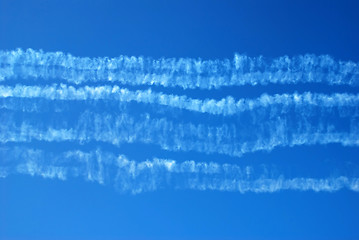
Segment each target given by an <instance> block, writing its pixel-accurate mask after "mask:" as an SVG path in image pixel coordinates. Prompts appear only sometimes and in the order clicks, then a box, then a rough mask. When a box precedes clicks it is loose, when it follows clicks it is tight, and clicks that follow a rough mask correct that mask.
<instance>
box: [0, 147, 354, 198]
mask: <svg viewBox="0 0 359 240" xmlns="http://www.w3.org/2000/svg"><path fill="white" fill-rule="evenodd" d="M0 153H1V154H2V155H5V156H6V157H5V159H1V161H0V163H1V165H0V174H1V173H3V174H2V175H0V177H6V176H7V175H9V174H14V173H21V174H30V175H32V176H42V177H44V178H58V179H61V180H65V179H67V178H69V177H79V176H83V177H84V178H85V179H86V180H89V181H96V182H98V183H100V184H108V183H111V184H112V183H113V184H114V185H115V186H116V187H117V188H118V189H119V190H120V191H123V192H131V193H134V194H135V193H141V192H144V191H154V190H157V189H161V188H174V189H195V190H217V191H236V192H240V193H246V192H256V193H263V192H277V191H281V190H299V191H316V192H319V191H327V192H333V191H338V190H340V189H343V188H347V189H349V190H352V191H359V178H348V177H345V176H339V177H330V178H319V179H317V178H301V177H295V178H290V179H286V178H285V177H284V176H283V175H277V176H273V174H268V172H270V171H268V169H267V168H265V171H259V172H256V170H255V169H254V168H253V167H251V166H240V165H234V164H218V163H214V162H195V161H184V162H176V161H174V160H169V159H159V158H153V159H152V160H146V161H142V162H136V161H132V160H129V159H128V158H127V157H126V156H124V155H118V156H116V155H114V154H112V153H108V152H107V153H106V152H102V151H101V150H96V151H93V152H82V151H80V150H76V151H68V152H64V153H61V154H53V153H48V152H45V151H43V150H38V149H28V148H19V147H15V148H13V149H11V150H10V151H9V150H7V149H0Z"/></svg>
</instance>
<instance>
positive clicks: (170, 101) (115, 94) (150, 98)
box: [0, 84, 359, 116]
mask: <svg viewBox="0 0 359 240" xmlns="http://www.w3.org/2000/svg"><path fill="white" fill-rule="evenodd" d="M0 97H2V98H6V97H18V98H45V99H49V100H55V99H56V100H89V99H94V100H98V99H105V100H116V101H122V102H132V101H134V102H138V103H147V104H159V105H164V106H168V107H173V108H179V109H185V110H189V111H195V112H200V113H209V114H215V115H224V116H228V115H233V114H238V113H240V112H243V111H248V110H253V109H255V108H260V107H269V106H270V105H274V104H277V105H283V106H290V105H293V106H304V105H313V106H322V107H340V106H352V107H358V106H359V94H356V95H354V94H347V93H335V94H332V95H326V94H318V93H310V92H306V93H303V94H297V93H294V94H275V95H273V96H270V95H268V94H263V95H262V96H260V97H259V98H256V99H239V100H237V101H236V100H235V99H234V98H233V97H231V96H229V97H227V98H223V99H221V100H218V101H217V100H214V99H204V100H201V99H193V98H189V97H187V96H184V95H182V96H178V95H172V94H169V95H168V94H164V93H161V92H159V93H157V92H152V90H151V89H149V90H146V91H142V90H137V91H130V90H128V89H127V88H120V87H119V86H97V87H89V86H85V87H80V88H75V87H73V86H67V85H65V84H60V85H59V86H58V85H53V86H45V87H43V86H24V85H16V86H15V87H10V86H0Z"/></svg>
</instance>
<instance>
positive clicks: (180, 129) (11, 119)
mask: <svg viewBox="0 0 359 240" xmlns="http://www.w3.org/2000/svg"><path fill="white" fill-rule="evenodd" d="M60 116H61V115H60ZM330 116H331V115H325V117H324V118H323V119H318V122H317V123H314V122H312V123H311V122H310V121H308V119H306V116H305V115H303V116H302V115H300V116H293V119H290V117H289V116H288V117H287V118H276V119H272V120H268V119H267V120H265V121H262V119H258V121H251V120H250V121H249V123H247V122H244V123H242V124H240V123H238V124H223V125H220V126H209V125H204V124H198V125H195V124H192V123H175V122H173V121H169V120H167V119H166V118H158V119H156V118H154V119H152V118H151V117H150V115H149V114H147V115H144V116H142V117H136V118H134V117H131V116H130V115H128V114H120V115H113V114H94V113H90V112H85V113H83V114H81V116H80V117H79V119H78V120H77V121H71V122H69V121H66V119H62V118H61V117H60V118H59V116H57V115H56V116H54V117H53V120H51V117H49V116H47V120H46V121H48V122H46V121H45V120H42V119H43V118H41V117H40V118H38V117H37V118H36V117H35V118H34V119H31V118H29V117H25V119H27V120H22V118H20V120H21V121H20V122H19V120H18V118H16V117H15V116H14V115H13V114H11V113H8V114H7V115H6V116H3V117H2V119H1V122H2V125H1V126H0V130H1V131H0V142H2V143H6V142H31V141H32V140H38V141H47V142H53V141H55V142H59V141H76V142H80V143H86V142H91V141H97V142H104V143H109V144H113V145H115V146H120V145H121V144H123V143H135V142H137V143H144V144H154V145H157V146H159V147H160V148H162V149H164V150H168V151H196V152H201V153H206V154H211V153H218V154H225V155H229V156H237V157H239V156H241V155H242V154H244V153H250V152H255V151H263V150H266V151H270V150H272V149H274V148H275V147H279V146H282V147H284V146H296V145H314V144H329V143H340V144H342V145H343V146H358V145H359V127H358V124H357V122H358V121H357V120H356V119H355V118H354V120H353V119H351V117H350V118H349V119H347V121H346V122H344V123H345V128H340V127H341V124H343V122H338V123H333V122H331V120H332V119H330ZM325 118H329V122H328V120H325ZM39 119H41V121H39ZM309 120H310V119H309ZM347 122H348V123H347ZM335 124H337V125H335Z"/></svg>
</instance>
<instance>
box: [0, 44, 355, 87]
mask: <svg viewBox="0 0 359 240" xmlns="http://www.w3.org/2000/svg"><path fill="white" fill-rule="evenodd" d="M12 78H35V79H37V78H41V79H48V80H50V79H53V80H55V79H56V80H57V79H63V80H66V81H69V82H71V83H76V84H79V83H83V82H99V81H102V82H108V81H109V82H119V83H121V84H128V85H158V86H165V87H176V86H177V87H181V88H183V89H186V88H191V89H194V88H201V89H212V88H220V87H224V86H242V85H258V84H261V85H266V84H269V83H273V84H297V83H326V84H329V85H350V86H357V85H358V83H359V67H358V64H357V63H354V62H343V61H336V60H334V59H332V58H331V57H329V56H315V55H304V56H298V57H293V58H289V57H287V56H284V57H281V58H278V59H274V60H268V59H265V58H263V57H258V58H250V57H247V56H243V55H238V54H236V55H235V57H234V59H233V61H230V60H228V59H225V60H209V61H202V60H201V59H166V58H162V59H158V60H153V59H151V58H143V57H138V58H136V57H127V56H120V57H118V58H106V57H105V58H93V59H90V58H86V57H85V58H80V57H74V56H72V55H70V54H64V53H62V52H47V53H46V52H43V51H41V50H40V51H34V50H32V49H27V50H26V51H23V50H21V49H17V50H15V51H1V52H0V79H2V80H5V79H12Z"/></svg>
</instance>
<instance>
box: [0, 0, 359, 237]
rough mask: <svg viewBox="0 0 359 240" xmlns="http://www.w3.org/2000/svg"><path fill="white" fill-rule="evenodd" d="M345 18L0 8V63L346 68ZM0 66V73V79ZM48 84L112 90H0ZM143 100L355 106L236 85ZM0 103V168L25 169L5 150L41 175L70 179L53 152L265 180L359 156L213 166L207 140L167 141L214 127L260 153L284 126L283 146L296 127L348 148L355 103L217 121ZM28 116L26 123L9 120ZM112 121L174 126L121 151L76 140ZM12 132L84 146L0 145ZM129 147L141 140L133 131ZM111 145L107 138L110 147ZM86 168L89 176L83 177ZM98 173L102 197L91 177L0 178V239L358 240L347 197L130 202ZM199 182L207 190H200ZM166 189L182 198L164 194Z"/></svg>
mask: <svg viewBox="0 0 359 240" xmlns="http://www.w3.org/2000/svg"><path fill="white" fill-rule="evenodd" d="M358 8H359V4H358V2H356V1H290V2H289V1H279V0H278V1H271V2H269V1H139V0H136V1H79V0H76V1H56V0H53V1H18V0H15V1H6V0H0V50H3V51H12V50H14V49H16V48H22V49H27V48H32V49H34V50H36V51H37V50H39V49H42V50H43V51H44V52H45V53H46V52H54V51H61V52H64V53H71V54H72V55H73V56H78V57H91V58H94V57H118V56H120V55H126V56H136V57H139V56H143V57H150V58H154V59H158V58H173V57H174V58H193V59H199V58H200V59H202V60H211V59H220V60H223V59H229V60H230V61H232V60H233V58H234V56H235V53H238V54H241V55H245V56H248V57H258V56H260V55H262V56H264V57H265V58H267V59H269V60H268V61H271V59H275V58H278V57H281V56H284V55H287V56H289V57H290V58H292V57H295V56H297V55H304V54H314V55H315V56H319V55H330V56H331V57H332V58H333V59H334V61H335V62H338V61H339V60H341V61H344V62H347V61H352V62H354V63H357V62H359V46H358V44H357V43H358V42H359V25H358V24H357V23H358V22H359V15H358V14H357V10H358ZM3 66H4V65H0V68H1V67H3ZM1 74H2V73H1ZM51 81H53V82H54V83H63V84H67V86H73V87H76V88H77V87H85V86H87V85H88V86H90V87H96V86H97V85H100V84H103V85H105V84H107V85H110V86H113V85H115V84H117V83H115V82H111V83H106V82H105V83H104V82H101V83H93V82H84V83H81V84H79V85H76V84H73V83H71V82H66V79H62V78H61V76H60V77H59V76H57V77H55V78H54V79H50V78H49V79H47V78H46V77H45V78H41V77H40V78H38V79H36V78H33V77H31V76H30V77H28V78H22V77H21V76H20V77H14V78H13V79H6V80H5V81H3V82H2V83H1V84H2V87H3V86H7V87H15V85H16V84H22V85H34V86H35V85H37V86H45V85H51ZM119 86H120V87H124V88H127V89H128V90H129V91H137V90H143V91H146V90H147V89H148V88H149V86H148V85H138V86H137V85H131V84H123V85H121V84H120V85H119ZM150 87H151V90H152V92H155V93H157V92H162V93H163V94H167V95H170V94H172V95H185V96H187V97H188V98H192V99H201V100H205V99H206V98H212V99H215V100H218V101H219V100H221V99H222V98H226V97H227V96H232V97H233V98H234V99H237V100H238V99H242V98H250V99H256V98H258V97H260V96H261V95H262V94H263V93H267V94H268V95H270V96H273V95H274V94H286V93H288V94H294V93H297V94H299V95H300V94H304V93H306V92H312V93H320V94H325V95H326V96H329V95H331V94H334V93H340V94H343V93H348V94H351V96H354V97H355V96H356V94H358V87H355V86H349V85H345V84H343V85H330V84H325V83H315V84H313V83H312V84H311V83H299V84H268V85H258V86H251V85H244V86H231V87H222V88H220V89H211V90H208V89H198V88H196V89H183V88H181V87H164V86H158V85H154V86H150ZM336 103H337V102H335V104H336ZM0 104H1V106H5V105H6V106H11V107H7V109H6V108H1V109H0V121H1V125H2V127H1V128H0V131H1V133H0V135H1V138H0V139H1V143H0V144H1V149H0V150H1V154H0V158H1V159H0V161H1V164H2V165H6V164H9V165H10V166H12V164H17V163H20V164H21V163H22V162H24V161H26V160H27V159H28V158H30V157H29V155H26V154H24V153H22V155H21V154H18V150H19V149H20V151H25V150H26V149H39V151H42V152H41V154H43V155H41V154H38V155H36V154H35V155H34V156H35V157H33V158H34V161H39V164H40V165H41V164H43V165H44V166H47V164H50V163H51V164H52V163H54V164H55V165H56V164H60V167H61V166H66V167H68V166H70V167H71V166H72V164H73V165H76V163H73V162H72V160H76V157H74V158H73V159H72V158H66V156H65V155H64V152H67V151H75V150H76V151H77V150H78V151H82V152H85V153H94V152H96V151H97V154H98V153H99V155H100V156H104V157H103V159H106V156H107V157H108V158H110V157H109V156H110V155H111V154H112V155H113V156H117V155H123V156H126V158H128V159H129V160H130V161H135V162H143V161H145V160H147V159H148V160H152V159H153V158H155V157H157V158H161V159H173V160H176V161H177V162H178V164H180V163H183V162H185V161H189V160H193V161H195V162H203V163H209V162H214V163H217V164H232V165H239V166H241V167H242V168H243V169H245V166H253V169H254V173H253V178H254V179H256V178H257V177H258V176H260V175H261V174H268V175H266V176H267V177H273V178H275V177H278V175H282V174H284V177H285V178H288V179H290V178H295V177H303V178H315V179H320V178H336V177H339V176H343V175H344V176H346V177H348V178H352V177H353V178H357V177H358V176H359V171H358V170H359V168H358V163H357V160H358V159H357V156H359V155H358V154H359V152H358V151H359V149H358V147H355V146H343V142H344V140H343V139H340V141H339V143H329V144H324V143H323V142H325V141H324V140H325V136H324V137H323V138H320V137H319V138H318V140H316V141H314V142H315V143H314V144H310V143H308V144H303V145H302V144H298V145H296V146H294V147H288V146H279V147H275V148H274V149H273V150H272V151H253V152H252V151H248V152H247V153H245V154H243V156H240V157H238V156H234V155H235V154H232V153H233V152H231V151H230V150H223V151H222V153H220V151H219V150H218V149H220V147H221V144H218V146H215V145H213V143H214V140H213V141H212V142H211V140H210V139H209V140H208V139H206V138H200V137H198V136H196V135H195V133H191V132H187V133H185V135H184V137H182V138H178V139H179V140H178V142H176V140H175V139H176V138H175V137H174V133H175V130H176V129H181V126H183V125H181V124H187V125H184V126H189V125H188V124H194V125H196V126H198V125H199V124H204V125H205V126H207V125H210V126H214V127H218V126H223V125H228V126H234V128H235V129H236V131H238V132H240V133H242V132H243V135H241V134H239V136H241V137H242V138H240V139H244V140H243V141H246V140H248V139H256V137H258V136H262V137H263V139H264V140H263V142H264V144H266V143H268V141H267V140H268V139H270V137H271V136H272V135H273V134H274V133H273V132H272V131H269V130H271V129H277V128H278V124H279V123H282V124H284V123H286V124H287V125H283V126H286V127H287V128H288V129H289V130H288V132H290V134H288V135H291V134H293V133H295V131H298V132H299V133H300V131H301V128H300V126H302V125H301V123H303V122H304V121H305V120H307V121H309V124H310V126H312V130H313V129H314V130H318V129H321V128H323V129H324V130H325V129H331V128H334V129H335V130H337V131H342V132H344V133H348V136H347V137H348V139H350V140H352V141H354V142H355V141H358V132H357V130H356V129H357V128H355V126H357V125H358V117H357V116H358V114H357V113H358V105H356V104H355V102H354V104H352V105H350V106H345V107H337V106H336V105H335V104H334V105H333V106H331V107H329V108H325V109H324V108H322V106H317V107H308V106H306V105H305V106H304V107H303V106H302V107H300V106H298V107H293V106H292V107H289V108H288V109H287V110H286V111H287V112H281V111H284V110H281V109H282V108H281V106H276V105H274V107H273V108H271V107H268V108H264V110H258V111H257V110H254V111H249V112H245V113H243V114H241V115H236V114H235V115H233V116H229V117H228V116H227V117H223V116H222V115H211V114H207V113H198V112H192V111H188V109H187V110H186V109H182V110H181V109H178V108H172V107H171V106H166V105H161V104H156V103H154V104H148V103H141V102H133V101H132V102H130V103H121V102H118V101H117V100H116V99H110V100H85V101H80V100H69V101H63V100H59V99H57V100H56V99H55V100H51V101H50V100H49V99H47V100H46V99H42V98H31V99H30V98H26V97H23V99H21V98H20V99H19V98H14V99H11V98H4V97H2V98H1V102H0ZM34 106H37V107H38V109H40V110H39V111H34V112H31V111H22V110H21V109H30V108H31V107H34ZM323 109H324V110H323ZM143 113H147V115H143ZM121 114H127V115H126V116H125V117H127V116H130V117H131V119H132V120H133V122H134V124H132V123H133V122H131V123H130V124H127V125H124V126H125V127H123V129H124V130H122V132H124V131H127V130H128V131H132V130H130V129H131V127H132V126H134V125H135V124H138V126H139V125H140V124H141V123H146V119H152V120H153V119H154V120H153V121H152V120H151V121H152V122H151V124H149V125H150V126H151V127H154V126H155V124H154V123H158V122H159V123H161V122H160V121H158V122H156V121H155V120H156V119H157V120H158V119H165V120H166V121H167V122H171V123H173V124H174V126H175V127H174V129H175V130H171V131H168V132H166V131H167V130H166V129H164V128H163V125H157V130H153V131H152V130H151V131H152V132H151V131H150V133H148V134H149V136H151V137H150V140H146V139H147V138H146V137H145V136H143V137H142V138H141V137H137V139H139V140H138V141H135V142H134V143H131V142H129V141H123V142H121V143H119V144H112V143H111V142H109V141H105V140H103V139H105V138H106V136H112V135H111V133H113V132H116V131H117V130H114V129H115V127H113V125H111V124H110V126H112V127H110V128H109V129H107V130H109V131H108V132H106V126H103V127H102V128H101V127H99V129H100V130H99V131H98V132H95V131H92V130H91V129H86V127H84V126H88V125H89V126H90V125H91V124H92V123H93V122H96V121H95V120H94V119H100V120H99V122H101V121H105V120H104V119H105V118H104V116H108V117H109V118H110V119H111V117H112V116H115V117H119V116H123V115H121ZM252 114H254V115H252ZM277 114H278V116H277ZM238 116H240V117H238ZM307 116H309V117H307ZM96 117H97V118H96ZM277 117H279V118H280V119H279V120H278V118H277ZM306 117H307V118H306ZM269 118H270V119H272V120H273V119H274V120H277V121H274V120H273V122H272V125H270V124H269V123H268V122H267V120H268V119H269ZM262 121H263V124H262ZM23 122H26V123H28V124H30V125H31V124H32V125H31V126H30V127H29V128H28V129H26V130H24V131H25V133H26V134H29V135H31V134H30V132H31V130H33V132H36V131H38V132H40V133H42V134H43V133H44V132H45V131H47V129H48V128H49V126H52V127H54V128H76V127H78V129H85V130H84V132H85V135H86V134H88V135H86V136H90V135H91V134H92V135H91V136H93V139H90V140H84V141H80V140H79V139H72V140H70V141H67V140H61V139H60V140H48V139H47V140H46V138H40V137H36V136H35V133H34V135H33V136H32V138H30V137H28V138H26V139H30V140H23V141H9V140H8V139H9V138H10V137H9V136H10V134H12V133H14V134H15V135H16V131H19V130H16V129H18V128H17V127H19V126H20V125H21V123H23ZM76 124H77V125H76ZM86 124H87V125H86ZM256 124H257V125H256ZM265 124H268V125H265ZM136 126H137V125H136ZM146 126H147V125H146ZM260 127H262V128H263V129H262V128H260ZM304 128H305V127H304ZM14 129H15V130H14ZM151 129H152V128H151ZM154 129H155V128H154ZM258 129H262V130H261V131H259V130H258ZM353 129H354V130H353ZM145 130H146V129H145V128H142V130H141V131H143V132H146V131H145ZM324 130H323V131H324ZM355 130H356V132H355ZM133 131H134V130H133ZM178 131H180V130H178ZM257 131H258V132H257ZM101 132H104V137H103V138H102V140H101V139H100V140H94V139H96V137H98V138H100V137H99V135H100V134H99V133H101ZM120 132H121V131H120ZM136 134H137V136H142V135H141V134H143V135H145V134H144V133H141V132H137V133H136ZM166 134H167V135H166ZM191 134H193V135H191ZM261 134H263V135H261ZM350 134H351V135H350ZM15 135H14V136H15ZM34 136H35V137H34ZM37 136H40V135H37ZM266 137H267V138H266ZM89 138H90V137H89ZM197 138H198V139H199V140H198V139H197ZM343 138H344V137H343ZM114 139H118V136H115V137H114ZM323 139H324V140H323ZM207 140H208V142H209V143H211V144H212V145H210V146H211V147H210V149H215V150H213V151H212V150H211V151H206V150H200V147H198V148H196V147H193V146H197V145H196V144H198V145H199V146H201V144H205V143H206V141H207ZM310 140H311V139H309V140H308V139H307V140H306V141H307V142H310ZM191 141H192V142H191ZM196 141H197V142H196ZM238 141H239V140H238V139H237V138H229V139H224V140H222V142H221V143H222V144H224V145H225V144H227V145H228V146H234V145H235V144H236V143H238ZM208 142H207V143H208ZM194 143H196V144H194ZM239 143H240V141H239ZM176 144H177V145H178V144H183V145H182V149H184V150H179V151H177V150H174V149H175V146H176ZM165 145H166V147H165ZM215 147H218V148H215ZM166 148H167V149H166ZM186 148H187V149H189V150H186ZM4 149H5V150H4ZM24 149H25V150H24ZM223 149H225V148H223ZM106 154H107V155H106ZM112 155H111V156H112ZM61 164H62V165H61ZM6 166H7V165H6ZM110 166H111V165H110ZM94 168H95V169H94V172H96V171H95V170H96V167H94ZM267 170H268V171H269V173H267V172H266V171H267ZM87 171H89V172H90V170H87ZM108 171H109V172H110V173H109V176H110V177H109V178H110V179H105V184H103V185H102V184H99V183H98V182H96V181H98V179H97V180H96V177H93V178H95V180H94V181H90V180H88V177H84V176H80V177H69V178H68V179H67V180H64V181H63V180H59V179H50V178H43V177H40V176H30V175H29V174H19V173H11V174H9V176H7V177H5V178H0V239H357V238H358V237H359V231H358V229H357V226H356V225H357V224H356V223H357V222H358V221H359V219H358V216H359V207H358V206H357V205H358V204H357V203H358V200H359V195H358V192H355V191H350V190H348V189H342V190H339V191H335V192H325V191H324V192H313V191H297V190H283V191H278V192H273V193H253V192H246V193H240V192H238V191H229V192H227V191H211V190H204V191H200V190H190V189H188V188H186V187H184V186H186V184H183V183H182V181H185V180H186V177H190V176H191V175H190V174H188V175H186V174H183V175H181V174H179V176H177V175H175V176H174V178H173V179H174V180H173V181H174V183H176V184H177V185H176V184H172V183H173V182H171V183H170V184H168V185H166V184H163V183H162V181H160V182H159V185H160V186H159V187H158V188H159V189H157V190H156V191H144V192H142V193H139V194H132V193H131V189H130V191H124V192H123V191H122V190H123V189H121V188H122V187H123V186H124V185H123V184H122V185H121V183H119V182H118V181H117V180H116V181H117V182H116V181H115V180H114V179H111V176H112V177H113V176H114V175H111V174H112V172H111V171H115V170H113V169H112V168H111V167H109V169H108ZM146 174H147V172H145V174H143V175H140V177H139V179H136V181H137V180H138V182H139V184H141V183H145V184H147V183H148V182H149V179H151V175H150V177H149V178H148V176H147V175H146ZM35 175H36V174H35ZM215 176H217V175H215ZM217 177H218V176H217ZM219 177H220V176H219ZM161 179H162V178H161ZM161 179H160V180H161ZM211 179H212V178H211V177H210V178H209V180H208V181H211ZM107 180H108V181H107ZM250 180H253V179H252V178H250ZM124 181H127V180H126V179H125V180H124ZM136 181H134V183H133V185H131V184H130V185H129V186H131V187H134V186H135V185H136V184H137V183H138V182H136ZM162 184H163V186H162ZM175 185H176V186H180V188H183V189H180V190H176V189H175Z"/></svg>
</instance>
